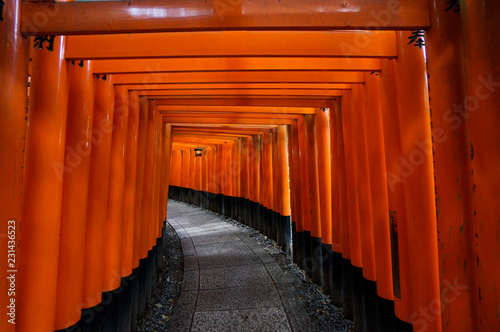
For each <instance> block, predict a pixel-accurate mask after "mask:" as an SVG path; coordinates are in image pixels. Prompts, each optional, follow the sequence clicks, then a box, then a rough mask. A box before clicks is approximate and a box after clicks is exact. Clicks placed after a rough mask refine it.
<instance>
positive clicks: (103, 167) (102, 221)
mask: <svg viewBox="0 0 500 332" xmlns="http://www.w3.org/2000/svg"><path fill="white" fill-rule="evenodd" d="M114 98H115V94H114V90H113V82H112V78H111V77H109V76H108V79H107V80H106V81H103V80H102V79H101V78H99V77H94V118H93V121H92V134H91V144H92V152H91V155H90V174H89V188H88V192H89V196H88V202H87V204H88V206H87V231H86V235H85V236H86V240H85V269H84V282H83V308H90V307H93V306H95V305H97V304H98V303H99V302H101V298H102V290H103V275H104V273H103V261H104V255H103V253H104V230H103V225H106V212H107V208H108V185H109V165H110V152H111V134H112V130H113V113H114V112H113V110H114V108H113V105H114Z"/></svg>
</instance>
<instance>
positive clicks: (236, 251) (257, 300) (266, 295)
mask: <svg viewBox="0 0 500 332" xmlns="http://www.w3.org/2000/svg"><path fill="white" fill-rule="evenodd" d="M167 219H168V221H169V223H170V224H171V225H172V226H173V227H174V229H175V230H176V232H177V234H178V235H179V238H180V240H181V243H182V251H183V254H184V280H183V284H182V292H181V296H180V298H179V302H178V303H177V307H176V308H175V311H174V316H173V318H172V322H171V328H170V330H171V331H175V332H182V331H193V332H194V331H199V332H210V331H214V332H215V331H216V332H224V331H231V332H240V331H241V332H243V331H259V332H263V331H269V332H271V331H272V332H281V331H294V332H299V331H300V332H309V331H313V327H312V325H311V323H310V321H309V318H308V317H307V314H306V312H305V309H304V308H303V307H302V305H301V304H300V302H299V300H298V298H297V295H296V294H295V292H294V290H293V288H292V286H291V285H290V284H288V283H287V278H286V276H285V274H284V272H283V270H281V268H280V267H279V265H278V264H277V263H276V262H275V261H274V259H273V258H272V257H271V256H270V255H269V254H268V253H267V252H266V251H265V250H264V249H263V248H262V247H261V246H260V245H259V244H258V243H257V242H256V240H255V239H254V238H252V237H249V236H248V235H246V234H244V233H242V232H241V231H240V229H239V228H238V227H237V226H234V225H231V224H230V223H228V222H225V221H224V220H222V218H220V217H217V216H216V215H214V214H212V213H210V212H208V211H206V210H204V209H201V208H197V207H193V206H188V205H186V204H183V203H178V202H175V201H169V203H168V218H167Z"/></svg>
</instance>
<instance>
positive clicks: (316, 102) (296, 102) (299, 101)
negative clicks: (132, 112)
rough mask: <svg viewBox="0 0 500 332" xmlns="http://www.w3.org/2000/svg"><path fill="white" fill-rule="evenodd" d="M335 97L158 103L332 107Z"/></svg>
mask: <svg viewBox="0 0 500 332" xmlns="http://www.w3.org/2000/svg"><path fill="white" fill-rule="evenodd" d="M332 100H333V99H330V98H323V99H305V98H248V97H236V96H233V97H231V98H220V97H218V98H217V97H215V98H168V99H158V100H157V102H156V103H157V105H193V106H194V105H203V106H208V105H213V106H270V107H285V106H287V107H330V105H331V103H332Z"/></svg>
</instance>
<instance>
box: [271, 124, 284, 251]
mask: <svg viewBox="0 0 500 332" xmlns="http://www.w3.org/2000/svg"><path fill="white" fill-rule="evenodd" d="M272 149H273V155H272V161H273V173H272V174H273V209H272V210H273V213H272V218H271V237H272V239H273V240H275V241H276V242H277V243H278V245H281V244H282V243H281V241H282V239H281V218H280V213H281V195H280V193H281V191H282V188H281V184H282V183H281V168H280V166H279V161H278V130H277V128H276V129H274V130H273V133H272Z"/></svg>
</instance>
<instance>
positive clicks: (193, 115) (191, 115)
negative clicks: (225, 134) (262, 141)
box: [162, 112, 300, 122]
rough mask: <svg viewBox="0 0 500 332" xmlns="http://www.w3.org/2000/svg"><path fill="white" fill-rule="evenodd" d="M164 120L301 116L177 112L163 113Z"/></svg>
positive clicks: (289, 117)
mask: <svg viewBox="0 0 500 332" xmlns="http://www.w3.org/2000/svg"><path fill="white" fill-rule="evenodd" d="M162 115H163V118H171V117H172V118H173V117H179V116H182V117H184V118H186V119H187V118H190V119H194V120H195V121H194V122H196V120H199V119H202V118H212V119H221V118H229V119H237V118H252V119H257V118H258V119H292V120H293V119H298V118H299V116H300V115H297V114H268V113H223V112H217V113H216V112H214V113H199V112H177V113H173V112H171V113H163V114H162Z"/></svg>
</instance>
